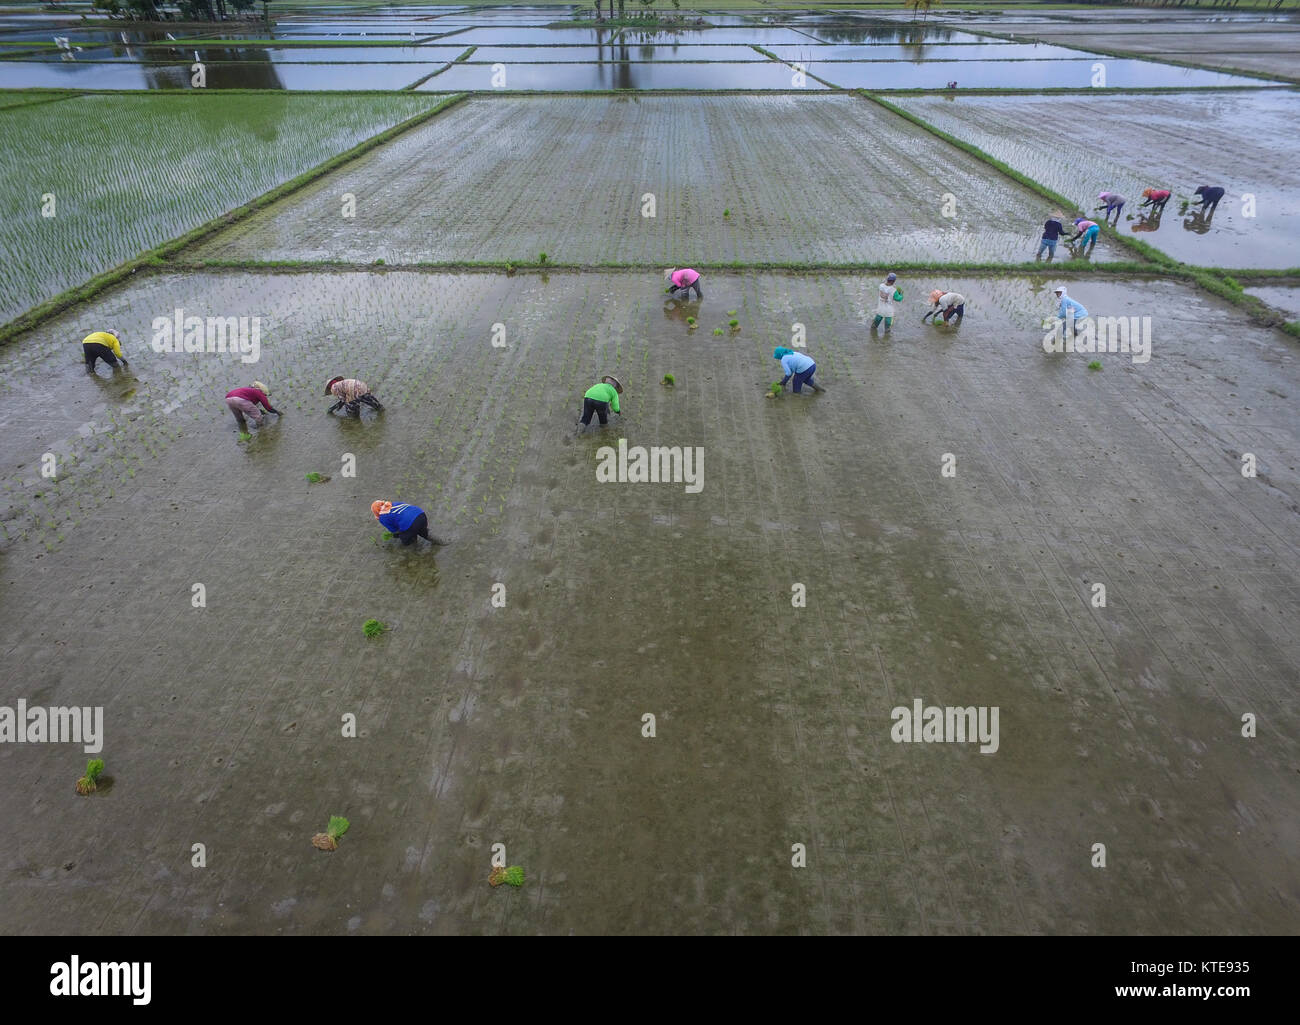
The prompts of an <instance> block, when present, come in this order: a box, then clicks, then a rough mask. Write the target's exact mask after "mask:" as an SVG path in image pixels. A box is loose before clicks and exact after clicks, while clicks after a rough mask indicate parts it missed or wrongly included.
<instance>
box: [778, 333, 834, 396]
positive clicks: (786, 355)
mask: <svg viewBox="0 0 1300 1025" xmlns="http://www.w3.org/2000/svg"><path fill="white" fill-rule="evenodd" d="M772 358H773V359H775V360H779V361H780V363H781V369H782V370H784V371H785V376H784V377H783V378H781V387H782V388H784V387H785V382H786V381H788V380H790V378H792V377H793V378H794V393H795V394H796V395H798V394H799V391H800V389H801V388H803V386H804V385H805V384H806V385H807V386H808V387H809V388H811V389H812V390H813V391H825V390H826V389H825V388H823V387H822V386H821V385H820V384H818V383H817V382H816V381H814V380H813V379H812V377H813V374H815V373H816V372H817V364H816V363H814V362H813V361H812V357H810V356H809V355H808V354H807V353H806V352H796V351H795V350H794V349H786V348H783V347H781V346H779V345H778V346H777V347H776V348H775V349H773V350H772Z"/></svg>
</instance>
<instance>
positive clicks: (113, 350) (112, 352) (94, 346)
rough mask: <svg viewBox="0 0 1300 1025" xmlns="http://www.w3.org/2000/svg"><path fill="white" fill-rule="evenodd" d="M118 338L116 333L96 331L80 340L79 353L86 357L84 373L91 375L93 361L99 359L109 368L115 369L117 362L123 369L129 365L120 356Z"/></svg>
mask: <svg viewBox="0 0 1300 1025" xmlns="http://www.w3.org/2000/svg"><path fill="white" fill-rule="evenodd" d="M118 337H119V336H118V333H117V332H116V331H96V332H94V333H93V334H88V335H86V337H85V338H83V339H82V340H81V351H82V352H83V353H84V354H85V357H86V373H88V374H93V373H94V372H95V361H96V360H101V359H102V360H103V361H104V362H105V363H107V364H108V365H109V366H110V367H116V366H117V361H118V360H121V361H122V366H124V367H129V366H130V365H131V364H130V363H128V362H127V359H126V357H125V356H124V355H122V343H121V342H119V341H118Z"/></svg>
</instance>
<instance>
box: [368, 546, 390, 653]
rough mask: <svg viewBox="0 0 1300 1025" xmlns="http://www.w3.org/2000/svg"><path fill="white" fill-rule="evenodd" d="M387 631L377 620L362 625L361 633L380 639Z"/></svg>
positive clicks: (370, 620) (369, 620)
mask: <svg viewBox="0 0 1300 1025" xmlns="http://www.w3.org/2000/svg"><path fill="white" fill-rule="evenodd" d="M390 536H391V535H390ZM387 629H388V627H386V626H385V625H384V624H383V623H381V622H379V620H377V619H367V620H366V621H365V622H364V623H362V624H361V632H362V633H363V634H365V635H366V636H367V637H378V636H379V635H380V634H381V633H383V632H384V631H385V630H387Z"/></svg>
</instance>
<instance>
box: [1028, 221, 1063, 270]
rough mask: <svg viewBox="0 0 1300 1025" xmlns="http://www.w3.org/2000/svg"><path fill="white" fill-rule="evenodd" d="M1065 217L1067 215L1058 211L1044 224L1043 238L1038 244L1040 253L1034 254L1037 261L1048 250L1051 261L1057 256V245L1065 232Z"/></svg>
mask: <svg viewBox="0 0 1300 1025" xmlns="http://www.w3.org/2000/svg"><path fill="white" fill-rule="evenodd" d="M1064 216H1065V214H1063V213H1061V211H1060V210H1057V211H1055V212H1053V214H1052V216H1051V217H1049V218H1047V220H1046V221H1045V222H1044V223H1043V237H1042V239H1041V240H1040V241H1039V243H1038V252H1037V253H1036V254H1034V259H1035V260H1037V259H1038V258H1039V257H1040V256H1042V255H1043V250H1044V249H1046V250H1047V258H1048V259H1049V260H1050V259H1051V258H1052V257H1054V256H1055V255H1056V243H1057V242H1058V241H1059V240H1060V238H1061V235H1062V234H1064V232H1065V225H1064V224H1062V223H1061V219H1062V218H1063V217H1064Z"/></svg>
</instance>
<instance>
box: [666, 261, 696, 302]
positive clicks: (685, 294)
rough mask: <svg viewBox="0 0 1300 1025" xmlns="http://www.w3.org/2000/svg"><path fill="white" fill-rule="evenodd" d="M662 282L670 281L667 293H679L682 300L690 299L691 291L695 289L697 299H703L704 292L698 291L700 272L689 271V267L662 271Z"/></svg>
mask: <svg viewBox="0 0 1300 1025" xmlns="http://www.w3.org/2000/svg"><path fill="white" fill-rule="evenodd" d="M664 280H665V281H671V282H672V284H671V285H669V287H668V288H667V291H669V292H677V291H678V290H680V291H681V293H682V295H681V297H682V298H683V299H689V298H690V297H691V289H692V288H693V289H695V297H696V298H697V299H703V298H704V292H703V291H702V290H701V289H700V272H699V271H694V270H691V269H690V268H689V267H680V268H678V267H673V268H670V269H669V270H666V271H664Z"/></svg>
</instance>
